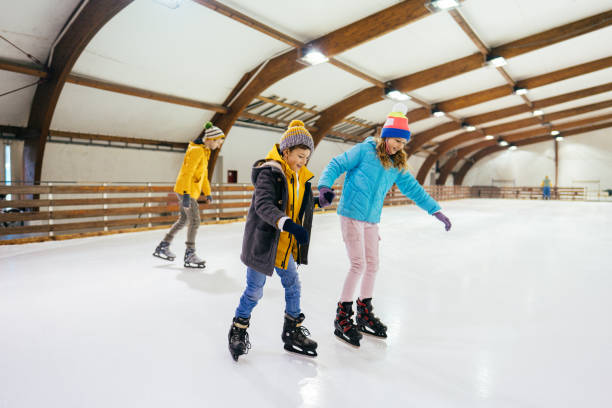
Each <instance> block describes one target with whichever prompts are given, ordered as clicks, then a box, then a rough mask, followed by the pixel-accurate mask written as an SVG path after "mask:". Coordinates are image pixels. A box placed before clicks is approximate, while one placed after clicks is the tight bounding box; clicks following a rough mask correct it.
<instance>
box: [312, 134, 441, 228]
mask: <svg viewBox="0 0 612 408" xmlns="http://www.w3.org/2000/svg"><path fill="white" fill-rule="evenodd" d="M345 171H346V172H347V173H346V177H345V180H344V187H342V196H341V197H340V204H339V206H338V214H340V215H343V216H345V217H349V218H353V219H356V220H360V221H366V222H371V223H374V224H376V223H378V222H380V213H381V212H382V207H383V201H384V200H385V195H386V194H387V192H388V191H389V189H390V188H391V186H393V183H396V184H397V186H398V187H399V189H400V191H401V192H402V193H403V194H404V195H406V197H408V198H410V199H411V200H412V201H414V202H415V203H416V204H417V205H418V206H419V207H421V208H422V209H424V210H425V211H427V212H428V213H429V214H433V213H435V212H436V211H439V210H440V205H439V204H438V203H437V202H436V200H434V199H433V198H431V196H430V195H429V194H427V192H426V191H425V190H424V189H423V187H421V185H420V184H419V183H418V182H417V181H416V180H415V178H414V177H412V175H411V174H410V173H409V172H408V171H406V172H402V171H400V170H398V169H396V168H393V167H392V168H390V169H385V168H384V167H383V166H382V163H381V162H380V159H379V158H378V156H377V155H376V141H375V140H374V138H373V137H368V138H367V139H366V140H365V141H363V142H362V143H359V144H358V145H356V146H355V147H353V148H352V149H350V150H348V151H346V152H344V153H342V154H339V155H338V156H336V157H334V158H333V159H332V160H331V161H330V162H329V164H328V165H327V166H326V167H325V170H323V174H321V178H320V179H319V188H320V187H323V186H325V187H331V186H332V185H333V184H334V181H336V179H337V178H338V177H339V176H340V175H341V174H342V173H344V172H345Z"/></svg>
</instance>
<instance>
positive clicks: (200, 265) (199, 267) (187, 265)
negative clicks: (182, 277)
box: [183, 263, 206, 269]
mask: <svg viewBox="0 0 612 408" xmlns="http://www.w3.org/2000/svg"><path fill="white" fill-rule="evenodd" d="M183 266H184V267H185V268H194V269H204V268H206V264H189V263H186V264H184V265H183Z"/></svg>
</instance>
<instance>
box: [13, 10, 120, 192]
mask: <svg viewBox="0 0 612 408" xmlns="http://www.w3.org/2000/svg"><path fill="white" fill-rule="evenodd" d="M131 2H132V0H106V1H103V2H101V1H91V2H88V3H86V4H84V6H83V8H82V9H81V10H80V12H79V14H78V15H77V16H76V18H75V19H74V21H73V22H72V24H71V25H70V26H69V27H68V28H67V30H66V32H65V33H64V35H63V36H62V38H61V40H60V41H59V42H58V43H57V45H56V46H55V49H54V50H53V60H52V61H51V66H50V67H49V72H50V73H52V74H51V75H49V77H48V78H47V80H46V81H45V82H43V83H41V84H39V85H38V87H37V89H36V93H35V94H34V98H33V101H32V107H31V110H30V118H29V122H28V128H29V129H28V135H27V138H26V141H25V144H24V150H23V163H24V179H25V180H26V181H31V182H37V181H40V176H41V173H42V162H43V155H44V151H45V143H46V140H47V136H48V135H49V125H50V124H51V120H52V118H53V113H54V112H55V107H56V105H57V101H58V99H59V96H60V93H61V92H62V89H63V87H64V83H65V82H66V79H67V78H68V75H69V74H70V71H71V70H72V67H73V66H74V64H75V63H76V61H77V59H78V57H79V56H80V55H81V52H83V50H84V49H85V47H87V44H89V41H90V40H91V39H92V38H93V37H94V36H95V35H96V34H97V33H98V31H99V30H100V29H101V28H102V27H103V26H104V25H105V24H106V22H107V21H109V20H110V19H111V18H113V16H115V15H116V14H117V13H118V12H120V11H121V10H123V8H125V7H126V6H127V5H128V4H130V3H131Z"/></svg>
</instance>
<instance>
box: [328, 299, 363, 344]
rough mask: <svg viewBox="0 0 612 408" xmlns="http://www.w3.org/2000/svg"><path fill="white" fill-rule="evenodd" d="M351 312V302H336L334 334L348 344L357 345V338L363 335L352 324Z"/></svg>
mask: <svg viewBox="0 0 612 408" xmlns="http://www.w3.org/2000/svg"><path fill="white" fill-rule="evenodd" d="M353 314H354V313H353V302H338V308H337V309H336V320H334V327H335V330H334V334H335V335H336V336H338V338H340V339H342V340H344V341H346V342H347V343H349V344H350V345H352V346H355V347H359V340H361V338H362V337H363V336H362V335H361V333H359V332H358V331H357V328H356V327H355V325H354V324H353Z"/></svg>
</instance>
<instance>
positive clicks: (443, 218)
mask: <svg viewBox="0 0 612 408" xmlns="http://www.w3.org/2000/svg"><path fill="white" fill-rule="evenodd" d="M433 216H434V217H436V218H437V219H439V220H440V221H441V222H443V223H444V229H446V230H447V231H448V230H450V229H451V222H450V220H449V219H448V217H447V216H446V215H444V214H442V211H438V212H435V213H433Z"/></svg>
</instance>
